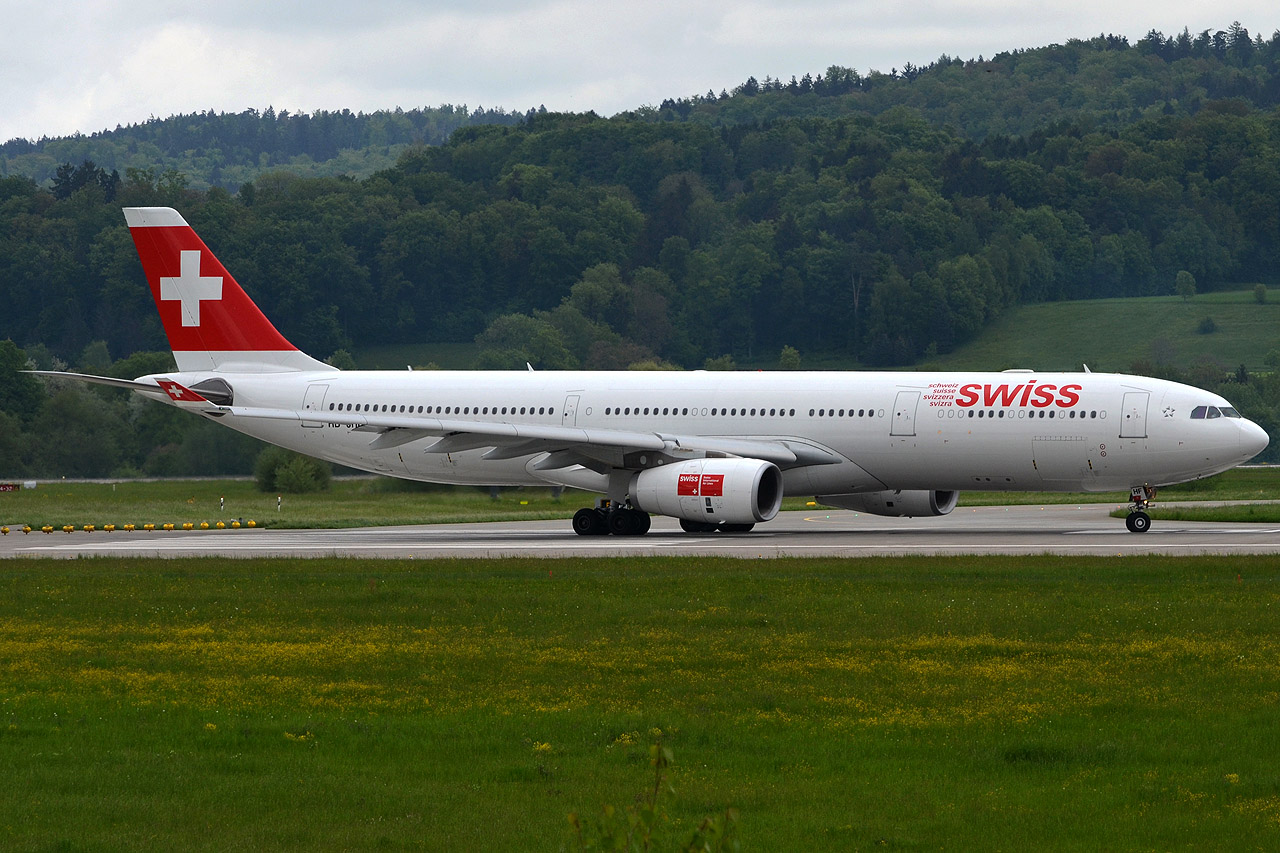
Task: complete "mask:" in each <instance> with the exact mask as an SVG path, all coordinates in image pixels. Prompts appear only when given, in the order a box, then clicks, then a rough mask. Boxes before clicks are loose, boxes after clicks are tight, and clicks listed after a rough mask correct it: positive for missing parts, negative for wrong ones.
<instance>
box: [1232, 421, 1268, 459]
mask: <svg viewBox="0 0 1280 853" xmlns="http://www.w3.org/2000/svg"><path fill="white" fill-rule="evenodd" d="M1270 443H1271V437H1270V436H1269V435H1267V431H1266V430H1264V429H1263V428H1262V427H1260V426H1258V425H1257V424H1255V423H1254V422H1253V421H1245V422H1244V423H1242V424H1241V425H1240V450H1241V452H1243V453H1244V454H1245V457H1244V458H1245V459H1252V458H1253V457H1255V456H1257V455H1258V454H1259V453H1261V452H1262V451H1264V450H1266V449H1267V445H1268V444H1270Z"/></svg>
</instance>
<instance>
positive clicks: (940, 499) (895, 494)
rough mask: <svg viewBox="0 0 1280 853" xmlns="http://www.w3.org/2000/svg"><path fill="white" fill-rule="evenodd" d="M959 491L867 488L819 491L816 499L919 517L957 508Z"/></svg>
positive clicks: (873, 512) (879, 512)
mask: <svg viewBox="0 0 1280 853" xmlns="http://www.w3.org/2000/svg"><path fill="white" fill-rule="evenodd" d="M959 497H960V493H959V492H934V491H906V492H904V491H898V490H891V491H887V492H867V493H866V494H860V495H818V498H817V500H818V503H820V504H825V505H826V506H834V507H839V508H840V509H851V510H855V511H857V512H866V513H870V514H871V515H888V516H892V517H894V518H902V517H904V516H905V517H907V518H918V517H922V516H931V515H946V514H947V513H949V512H951V510H953V509H955V508H956V500H957V499H958V498H959Z"/></svg>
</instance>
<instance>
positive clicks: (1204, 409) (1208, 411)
mask: <svg viewBox="0 0 1280 853" xmlns="http://www.w3.org/2000/svg"><path fill="white" fill-rule="evenodd" d="M1242 417H1244V415H1242V414H1240V413H1239V412H1238V411H1236V410H1235V409H1233V408H1231V407H1230V406H1222V407H1218V406H1196V407H1195V408H1194V409H1192V410H1191V419H1192V420H1193V421H1202V420H1205V419H1206V418H1207V419H1209V420H1213V419H1214V418H1242Z"/></svg>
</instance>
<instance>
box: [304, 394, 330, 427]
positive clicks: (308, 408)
mask: <svg viewBox="0 0 1280 853" xmlns="http://www.w3.org/2000/svg"><path fill="white" fill-rule="evenodd" d="M328 393H329V386H328V385H320V384H316V383H312V384H311V385H308V386H307V393H306V396H304V397H303V398H302V412H303V417H304V418H305V417H306V413H307V412H319V411H321V410H323V409H324V397H325V395H326V394H328ZM302 425H303V426H304V427H307V428H308V429H319V428H321V427H323V426H324V424H322V423H320V422H319V421H308V420H303V422H302Z"/></svg>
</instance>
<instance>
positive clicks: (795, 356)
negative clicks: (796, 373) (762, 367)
mask: <svg viewBox="0 0 1280 853" xmlns="http://www.w3.org/2000/svg"><path fill="white" fill-rule="evenodd" d="M778 367H780V368H782V369H783V370H799V369H800V351H799V350H798V349H796V348H795V347H793V346H784V347H783V348H782V352H781V353H779V354H778Z"/></svg>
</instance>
